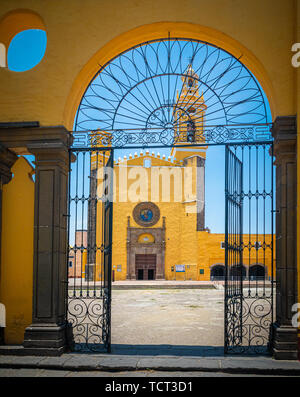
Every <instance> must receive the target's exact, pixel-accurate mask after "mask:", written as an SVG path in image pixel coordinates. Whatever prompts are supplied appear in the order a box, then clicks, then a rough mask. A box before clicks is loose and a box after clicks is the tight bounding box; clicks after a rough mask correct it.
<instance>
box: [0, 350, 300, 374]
mask: <svg viewBox="0 0 300 397" xmlns="http://www.w3.org/2000/svg"><path fill="white" fill-rule="evenodd" d="M149 347H150V345H149ZM139 353H140V354H131V355H130V354H126V351H125V350H124V352H123V354H114V353H112V354H83V353H66V354H63V355H62V356H60V357H37V356H14V355H0V376H6V377H7V376H9V373H11V374H12V376H15V375H13V373H16V371H12V370H17V369H22V370H23V372H24V371H25V370H29V369H30V370H43V371H45V370H47V371H49V370H52V371H54V372H53V374H54V375H53V376H57V374H58V373H59V372H57V371H62V372H61V374H62V375H61V376H66V375H67V372H70V373H78V374H80V373H83V372H85V374H86V375H87V376H88V373H89V372H97V373H99V376H101V374H102V376H104V373H106V374H110V376H114V374H115V376H118V375H117V374H120V373H122V372H126V373H127V376H145V375H143V373H149V371H155V372H161V373H164V374H166V376H167V374H168V376H173V375H172V374H174V376H175V374H176V376H177V373H179V372H180V373H186V374H187V375H186V376H189V375H188V374H190V373H192V372H193V373H199V375H200V374H203V373H205V374H209V373H218V374H219V375H221V374H242V375H251V374H252V375H282V376H300V362H299V361H276V360H274V359H272V358H271V357H268V356H265V357H264V356H259V357H257V356H255V357H250V356H247V357H237V356H222V355H218V352H216V355H211V356H207V357H203V356H199V355H198V356H197V355H194V356H192V355H191V356H187V355H172V353H173V351H172V347H170V348H169V355H162V354H161V355H157V356H154V355H150V354H149V353H150V351H149V352H148V354H147V352H146V354H145V351H143V350H142V348H141V350H140V352H139ZM143 353H144V354H143ZM177 353H178V352H177ZM182 354H183V352H182ZM4 370H5V371H4ZM9 370H10V371H11V372H9ZM145 371H146V372H145ZM40 372H41V371H40ZM29 373H33V372H30V371H29ZM139 374H140V375H139ZM170 374H171V375H170ZM106 376H107V375H106ZM124 376H125V375H124ZM162 376H163V375H162ZM183 376H184V375H183Z"/></svg>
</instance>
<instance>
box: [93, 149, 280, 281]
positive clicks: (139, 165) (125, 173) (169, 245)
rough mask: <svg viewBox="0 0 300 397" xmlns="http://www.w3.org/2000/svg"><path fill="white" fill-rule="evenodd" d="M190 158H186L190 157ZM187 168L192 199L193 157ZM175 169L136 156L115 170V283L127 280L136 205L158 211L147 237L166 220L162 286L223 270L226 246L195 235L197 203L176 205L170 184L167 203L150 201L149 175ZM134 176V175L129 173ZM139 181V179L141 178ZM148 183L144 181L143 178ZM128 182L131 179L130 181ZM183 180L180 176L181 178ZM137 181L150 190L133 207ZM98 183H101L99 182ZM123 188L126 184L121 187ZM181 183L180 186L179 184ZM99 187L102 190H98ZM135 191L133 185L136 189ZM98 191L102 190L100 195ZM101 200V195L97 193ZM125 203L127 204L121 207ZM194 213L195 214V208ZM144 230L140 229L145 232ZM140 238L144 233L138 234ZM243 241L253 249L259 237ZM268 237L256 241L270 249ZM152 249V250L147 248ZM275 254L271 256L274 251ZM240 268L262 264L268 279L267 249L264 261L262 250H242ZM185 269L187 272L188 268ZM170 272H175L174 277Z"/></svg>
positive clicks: (210, 235)
mask: <svg viewBox="0 0 300 397" xmlns="http://www.w3.org/2000/svg"><path fill="white" fill-rule="evenodd" d="M191 153H192V152H190V153H189V154H191ZM145 158H151V167H152V168H144V167H143V164H144V159H145ZM188 161H189V164H188V165H189V166H190V167H192V168H193V169H194V172H193V174H192V181H193V192H192V193H193V194H194V195H196V180H195V176H196V173H195V169H196V167H197V162H196V157H192V158H190V159H189V160H188ZM154 168H157V169H160V170H162V169H169V170H174V169H178V170H179V171H181V170H183V168H182V167H181V166H180V163H177V162H176V161H174V162H172V161H170V160H168V159H162V158H160V157H157V155H155V154H153V155H152V154H150V153H148V154H146V153H144V154H140V155H139V154H136V155H135V156H134V155H133V156H132V157H131V158H129V157H128V158H126V159H125V160H123V159H120V160H119V161H118V162H117V163H116V164H115V166H114V171H115V173H114V179H115V181H114V182H115V187H114V188H115V192H116V193H115V198H114V200H115V201H114V203H113V250H112V270H113V271H114V280H115V281H119V280H125V279H126V276H127V244H126V241H127V225H128V217H130V226H131V227H137V228H139V227H141V226H140V225H138V224H137V223H136V222H135V221H134V218H133V215H132V213H133V210H134V208H135V206H136V205H137V204H138V202H139V201H153V202H154V203H155V204H157V205H158V207H159V209H160V220H159V221H158V223H157V224H155V225H153V226H150V227H149V228H148V230H149V233H151V229H152V228H156V227H162V225H163V217H165V227H166V231H165V242H166V248H165V278H166V280H173V279H176V280H189V279H192V280H198V281H208V280H210V269H211V266H212V265H214V264H217V263H223V264H225V250H224V249H223V248H221V242H224V241H225V235H224V234H214V233H210V232H208V231H197V230H196V225H197V214H196V211H194V212H193V211H191V210H192V209H193V207H195V203H185V200H184V198H182V199H181V200H180V201H178V202H177V201H174V185H173V184H172V183H171V184H170V201H168V202H164V201H163V199H162V197H163V196H162V194H161V193H160V195H159V199H158V200H156V201H155V200H151V172H153V169H154ZM139 170H143V172H145V173H146V174H144V177H138V176H137V172H139ZM132 171H134V173H133V174H131V172H132ZM140 175H143V174H140ZM146 175H147V177H146V178H145V176H146ZM130 176H132V177H133V176H134V178H133V179H130ZM182 176H183V174H182ZM139 178H140V179H143V180H145V179H147V178H148V184H147V185H146V186H147V187H148V189H147V190H146V191H145V192H144V194H143V195H142V196H141V195H139V194H140V193H141V192H140V191H139V189H137V193H139V194H138V195H137V197H136V199H137V201H132V200H130V199H128V198H129V193H128V192H129V191H130V189H131V188H132V186H133V184H136V182H137V181H138V180H139ZM100 180H101V178H100ZM125 180H126V181H127V183H124V181H125ZM120 181H123V187H124V189H125V190H126V189H127V195H126V196H125V197H124V196H120V195H119V193H120ZM183 183H184V182H183ZM163 185H164V182H163V179H160V181H159V184H158V190H159V191H160V192H162V190H163ZM100 186H101V184H100ZM135 186H136V187H137V184H136V185H135ZM101 189H102V188H101ZM101 189H100V190H101ZM98 194H99V195H101V192H100V191H99V192H98ZM122 200H124V201H125V202H123V201H122ZM101 206H102V204H101V202H100V201H99V202H98V211H97V245H98V246H100V245H101V242H102V231H101V228H102V209H101ZM194 210H196V208H194ZM143 230H144V229H143ZM141 233H143V232H142V231H141ZM244 238H245V241H247V242H248V241H249V240H251V242H252V244H254V243H255V241H256V239H257V237H256V235H253V236H252V237H251V238H250V239H249V236H248V235H244ZM270 239H271V235H266V236H265V237H264V236H263V235H258V241H260V242H263V241H264V240H265V241H266V243H267V244H270ZM149 246H150V244H149ZM274 252H275V250H274ZM96 263H97V269H98V273H99V274H98V275H97V279H99V276H100V263H101V254H100V252H98V255H97V259H96ZM243 263H244V265H246V267H247V266H249V265H252V264H255V263H260V264H265V265H266V266H267V267H268V276H271V273H272V271H271V268H272V263H271V250H270V249H266V251H265V259H264V251H263V249H259V250H258V251H257V252H256V250H255V249H251V255H250V258H249V253H248V251H247V249H245V250H244V260H243ZM183 264H184V265H186V272H185V273H184V272H182V273H181V272H177V273H176V272H175V265H183ZM118 265H119V266H120V265H121V271H117V269H118ZM188 266H189V267H188ZM172 267H174V271H172ZM200 269H203V270H204V274H200Z"/></svg>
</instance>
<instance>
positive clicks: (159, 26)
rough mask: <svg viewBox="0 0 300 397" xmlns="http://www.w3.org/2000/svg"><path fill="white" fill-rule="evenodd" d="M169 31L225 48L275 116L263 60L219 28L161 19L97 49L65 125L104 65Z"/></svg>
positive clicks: (71, 100) (77, 84) (76, 86)
mask: <svg viewBox="0 0 300 397" xmlns="http://www.w3.org/2000/svg"><path fill="white" fill-rule="evenodd" d="M168 35H170V37H171V38H173V37H174V38H175V37H177V38H183V39H195V40H201V41H205V42H207V43H209V44H213V45H215V46H218V47H220V48H222V49H224V50H225V51H227V52H229V53H230V54H232V55H233V56H235V57H236V58H238V59H239V60H240V61H241V62H242V63H243V64H244V65H245V66H246V67H247V68H248V69H249V70H250V71H251V72H252V73H253V74H254V76H255V77H256V79H257V80H258V82H259V83H260V84H261V86H262V89H263V90H264V92H265V94H266V96H267V98H268V100H269V105H270V109H271V113H272V116H273V118H274V117H275V116H276V114H277V111H276V108H277V105H276V101H275V95H274V91H273V86H272V82H271V80H270V78H269V76H268V74H267V72H266V70H265V68H264V67H263V65H262V63H261V62H260V61H259V60H258V59H257V57H255V55H254V54H253V53H252V52H251V51H249V50H248V49H247V48H246V47H244V46H243V45H242V44H241V43H239V42H238V41H236V40H234V39H232V38H231V37H230V36H228V35H226V34H224V33H222V32H220V31H218V30H216V29H212V28H208V27H206V26H200V25H196V24H192V23H183V22H158V23H153V24H149V25H143V26H140V27H138V28H134V29H132V30H130V31H128V32H126V33H123V34H121V35H119V36H117V37H116V38H114V39H113V40H111V41H110V42H108V43H107V44H106V45H104V46H103V47H102V48H101V49H100V50H99V51H97V52H96V53H95V54H94V56H93V57H92V58H91V59H90V60H89V61H88V62H87V63H86V65H85V66H84V67H83V68H82V70H81V71H80V73H79V74H78V75H77V77H76V79H75V81H74V83H73V86H72V88H71V91H70V93H69V95H68V98H67V101H66V104H65V108H64V113H63V124H64V125H65V127H66V128H67V129H68V130H70V131H72V130H73V123H74V118H75V115H76V111H77V108H78V106H79V103H80V100H81V98H82V95H83V94H84V91H85V89H86V88H87V86H88V85H89V83H90V81H91V80H92V79H93V77H94V76H95V74H96V73H97V71H98V70H99V68H100V66H101V65H105V64H106V63H107V62H108V61H110V60H111V59H113V58H114V57H116V56H117V55H119V54H120V53H121V52H124V51H126V50H127V49H129V48H131V47H133V46H135V45H138V44H140V43H143V42H146V41H150V40H157V39H160V38H167V37H168Z"/></svg>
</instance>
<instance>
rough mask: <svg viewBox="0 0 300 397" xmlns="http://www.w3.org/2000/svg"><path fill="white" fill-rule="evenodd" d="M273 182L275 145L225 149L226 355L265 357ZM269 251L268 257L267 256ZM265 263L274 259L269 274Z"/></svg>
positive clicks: (269, 318) (270, 303) (270, 296)
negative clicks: (241, 354)
mask: <svg viewBox="0 0 300 397" xmlns="http://www.w3.org/2000/svg"><path fill="white" fill-rule="evenodd" d="M273 177H274V175H273V145H272V143H270V142H265V143H264V142H260V143H251V144H250V143H247V144H240V145H226V149H225V313H224V314H225V316H224V320H225V326H224V331H225V341H224V347H225V353H264V352H267V350H268V348H269V340H270V334H269V333H270V330H271V324H272V322H273V276H274V271H273V212H274V210H273V204H274V203H273ZM268 250H269V251H270V255H266V253H267V251H268ZM253 257H255V260H254V263H253ZM267 257H271V264H269V265H271V266H269V268H271V272H270V274H267V273H266V271H267V263H266V262H267ZM253 269H255V271H252V270H253ZM258 269H261V272H260V273H259V272H258ZM247 272H248V274H247Z"/></svg>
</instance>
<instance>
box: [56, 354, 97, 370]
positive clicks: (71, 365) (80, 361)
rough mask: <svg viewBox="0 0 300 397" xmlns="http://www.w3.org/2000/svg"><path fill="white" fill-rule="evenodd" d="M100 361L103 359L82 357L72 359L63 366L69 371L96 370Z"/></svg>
mask: <svg viewBox="0 0 300 397" xmlns="http://www.w3.org/2000/svg"><path fill="white" fill-rule="evenodd" d="M100 360H101V358H99V357H95V356H93V357H91V356H89V355H84V357H81V356H77V357H71V358H69V359H68V360H67V361H65V362H64V363H63V364H62V367H63V368H64V369H68V370H76V369H82V370H84V369H87V370H89V369H96V368H97V366H98V364H99V361H100Z"/></svg>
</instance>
